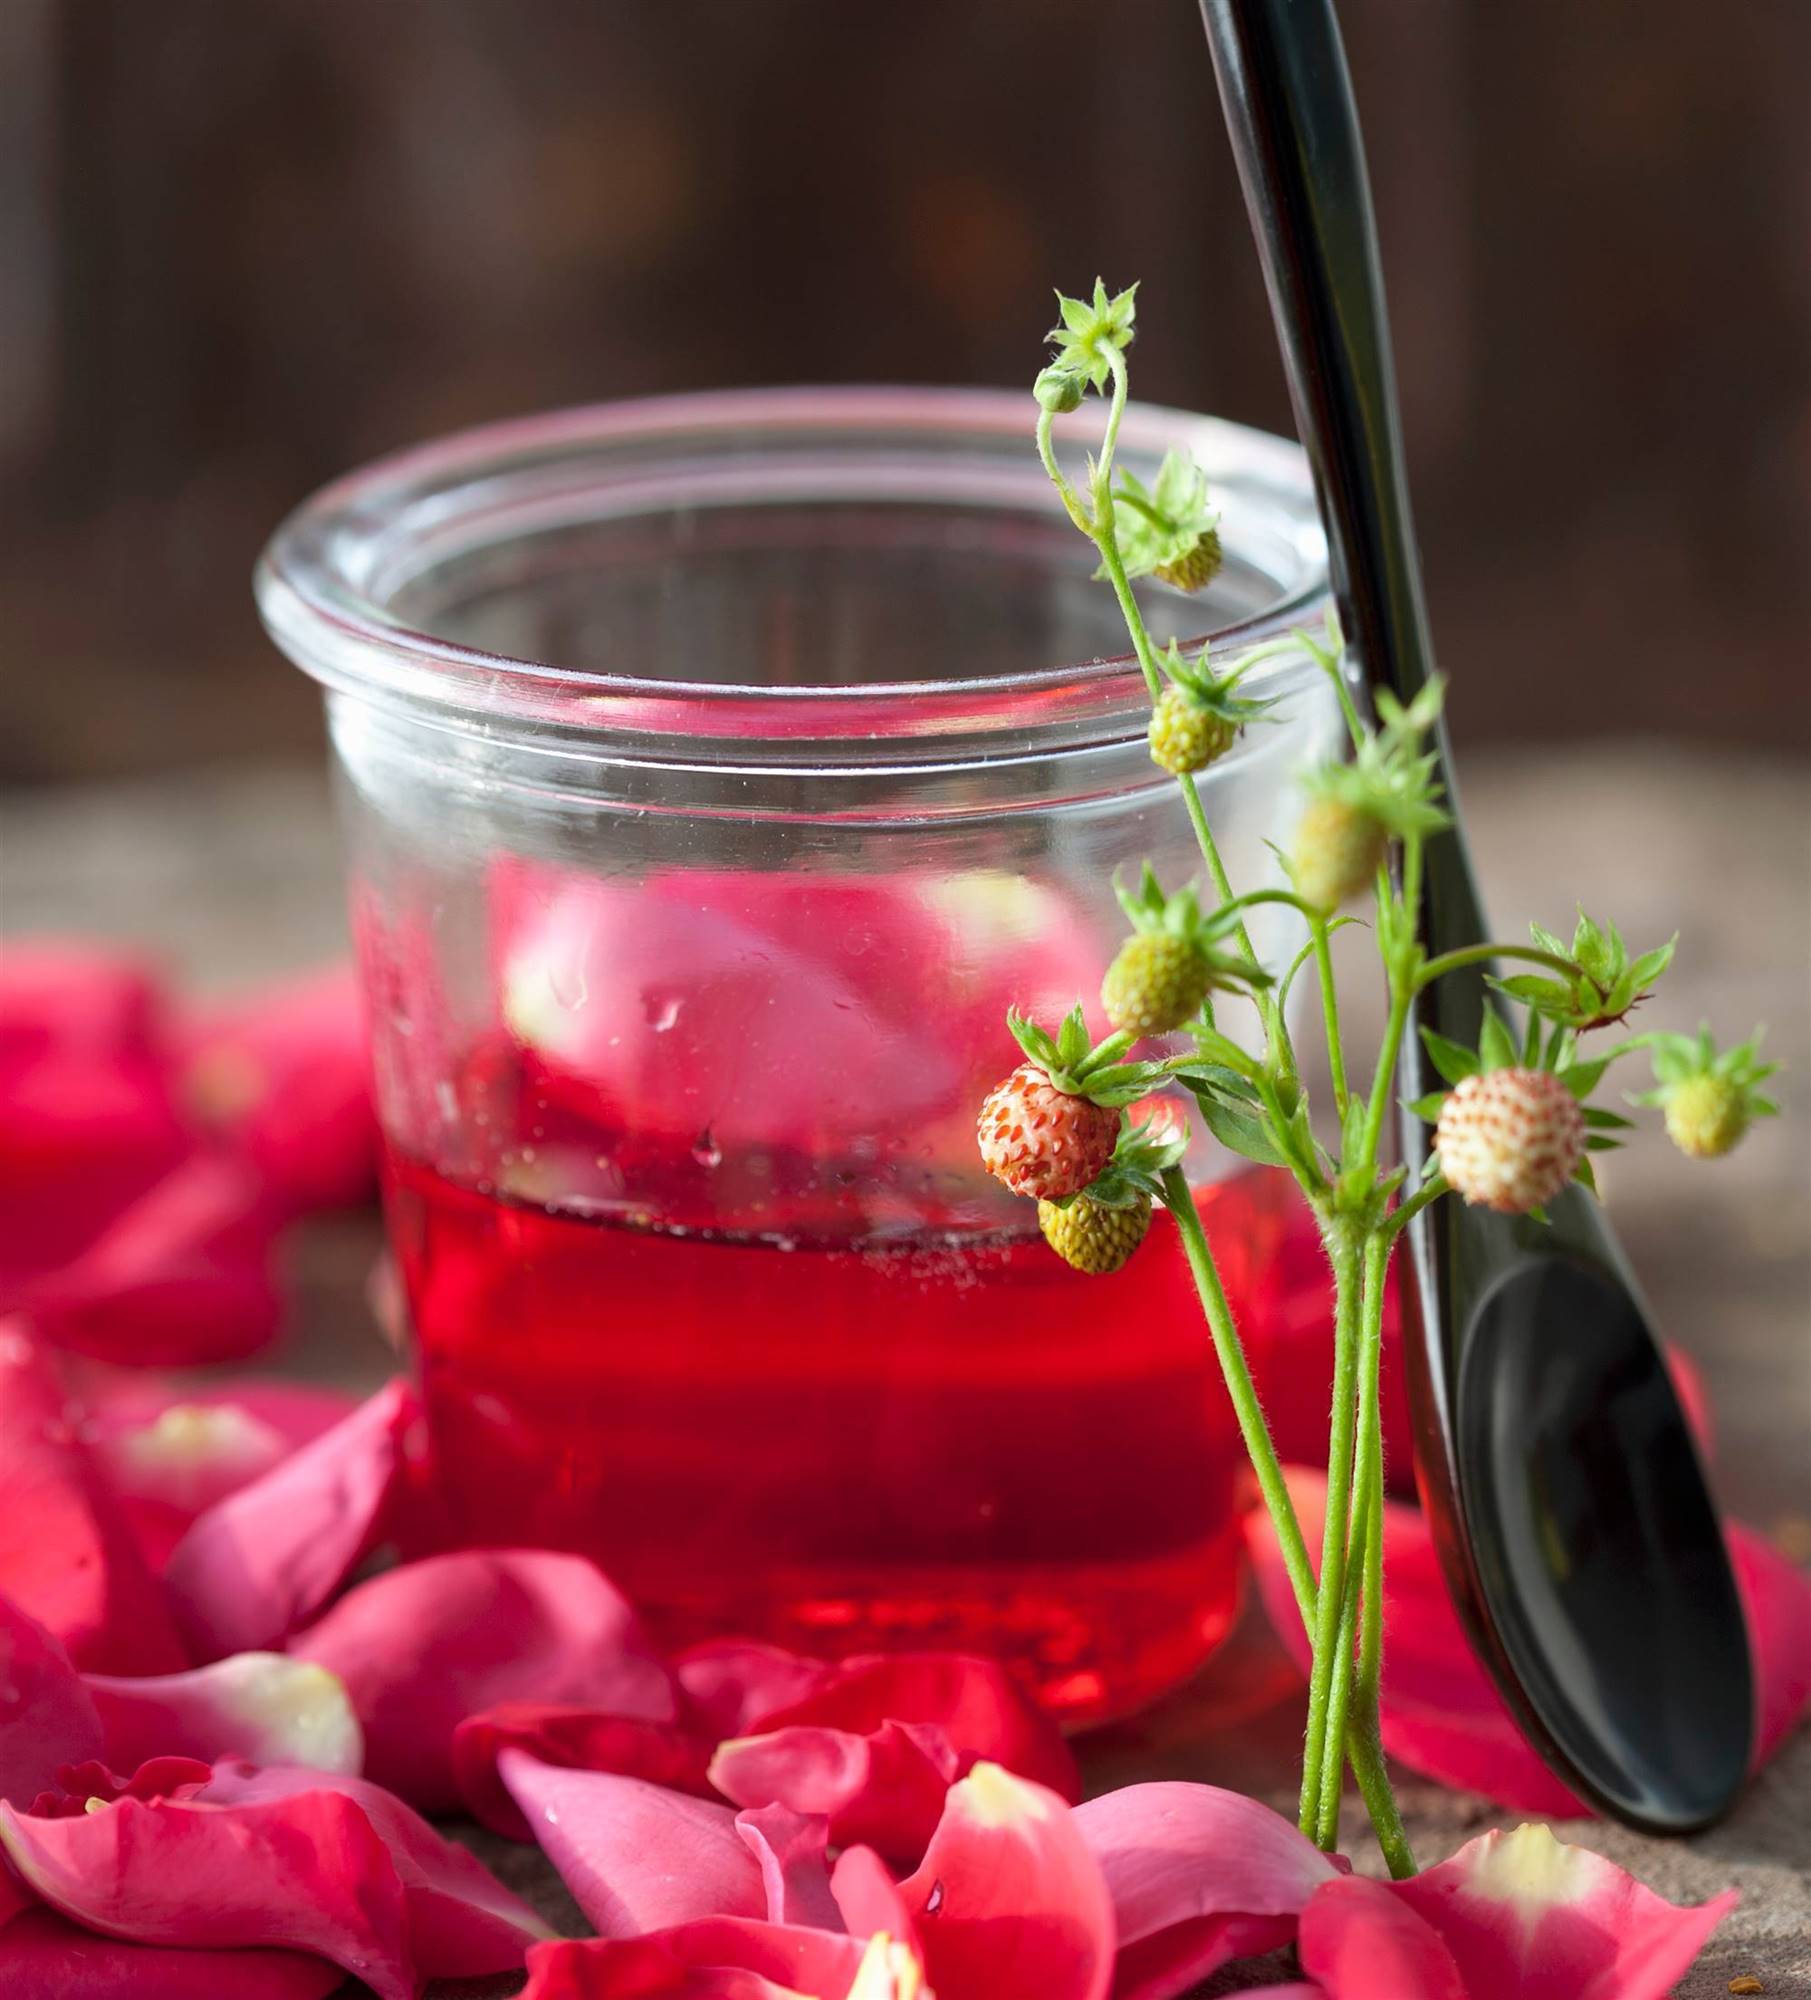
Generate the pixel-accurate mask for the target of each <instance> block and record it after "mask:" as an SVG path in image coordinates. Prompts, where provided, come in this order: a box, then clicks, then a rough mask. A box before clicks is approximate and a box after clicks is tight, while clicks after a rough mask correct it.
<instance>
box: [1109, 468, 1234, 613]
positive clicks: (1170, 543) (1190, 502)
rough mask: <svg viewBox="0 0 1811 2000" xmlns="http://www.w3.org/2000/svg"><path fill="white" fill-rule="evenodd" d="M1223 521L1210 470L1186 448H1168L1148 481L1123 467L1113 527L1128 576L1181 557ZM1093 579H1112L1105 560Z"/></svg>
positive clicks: (1145, 572)
mask: <svg viewBox="0 0 1811 2000" xmlns="http://www.w3.org/2000/svg"><path fill="white" fill-rule="evenodd" d="M1219 523H1220V510H1219V508H1218V507H1216V506H1214V505H1213V503H1212V502H1211V501H1210V500H1209V499H1208V497H1207V474H1206V473H1205V472H1203V471H1202V470H1201V468H1200V466H1199V465H1197V464H1196V463H1195V461H1194V460H1193V459H1192V458H1191V457H1190V456H1189V455H1188V453H1187V452H1182V451H1176V450H1173V449H1172V450H1170V451H1166V452H1165V453H1164V455H1163V462H1162V463H1161V464H1160V465H1159V466H1158V468H1157V477H1156V478H1155V479H1154V480H1153V481H1152V482H1151V484H1150V486H1149V487H1146V486H1145V485H1143V484H1142V483H1141V481H1140V480H1139V479H1138V477H1137V476H1136V474H1134V473H1131V472H1121V474H1120V475H1119V483H1118V485H1117V486H1116V487H1115V488H1114V489H1113V532H1114V537H1115V539H1116V541H1117V542H1118V545H1119V557H1120V561H1121V562H1122V563H1123V564H1124V565H1125V571H1126V575H1127V576H1128V577H1137V576H1150V575H1152V574H1153V573H1154V572H1155V571H1157V570H1160V569H1164V568H1167V567H1168V566H1170V565H1172V564H1175V563H1180V562H1182V561H1183V560H1184V559H1185V558H1186V557H1187V556H1188V555H1189V554H1190V553H1191V552H1192V551H1193V550H1194V547H1195V545H1196V543H1198V542H1199V541H1200V540H1201V538H1202V536H1203V535H1211V534H1212V533H1213V532H1214V530H1215V529H1216V528H1217V527H1218V526H1219ZM1094 580H1095V582H1096V583H1104V582H1106V581H1108V572H1107V566H1106V564H1105V563H1103V564H1102V565H1101V566H1100V568H1099V569H1097V570H1096V571H1095V572H1094Z"/></svg>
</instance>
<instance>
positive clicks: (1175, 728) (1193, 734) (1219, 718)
mask: <svg viewBox="0 0 1811 2000" xmlns="http://www.w3.org/2000/svg"><path fill="white" fill-rule="evenodd" d="M1238 734H1239V725H1238V724H1237V723H1236V722H1234V721H1233V720H1232V719H1231V717H1229V716H1224V715H1216V714H1214V712H1213V711H1212V710H1211V709H1209V708H1204V707H1203V706H1202V705H1201V703H1200V702H1198V701H1196V700H1195V698H1194V697H1193V696H1192V695H1191V694H1190V693H1189V692H1188V690H1187V689H1186V688H1179V687H1167V688H1165V689H1164V691H1163V692H1162V694H1160V695H1159V696H1158V697H1157V705H1156V707H1154V708H1153V709H1152V710H1151V728H1150V739H1151V761H1152V762H1153V763H1155V764H1160V765H1162V767H1163V768H1164V770H1166V771H1173V772H1174V773H1175V774H1176V776H1177V777H1181V776H1182V775H1183V774H1184V773H1185V772H1188V771H1204V770H1205V769H1206V768H1207V767H1208V765H1209V764H1211V763H1213V762H1214V760H1215V759H1216V758H1218V757H1224V756H1225V755H1226V753H1227V751H1229V750H1230V749H1231V748H1232V746H1233V743H1234V741H1235V740H1236V739H1237V737H1238Z"/></svg>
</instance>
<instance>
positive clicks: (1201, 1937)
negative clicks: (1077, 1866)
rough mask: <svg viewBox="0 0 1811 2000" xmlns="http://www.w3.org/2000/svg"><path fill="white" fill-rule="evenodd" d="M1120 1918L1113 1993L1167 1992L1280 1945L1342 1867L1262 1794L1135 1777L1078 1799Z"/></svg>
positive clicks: (1079, 1815) (1124, 1999) (1150, 1996)
mask: <svg viewBox="0 0 1811 2000" xmlns="http://www.w3.org/2000/svg"><path fill="white" fill-rule="evenodd" d="M1075 1824H1076V1828H1077V1830H1078V1831H1079V1833H1080V1834H1081V1838H1082V1844H1083V1845H1084V1846H1085V1847H1086V1848H1087V1849H1088V1851H1089V1853H1090V1854H1092V1855H1093V1857H1094V1859H1095V1861H1096V1862H1097V1863H1098V1864H1099V1866H1100V1871H1101V1874H1102V1876H1103V1877H1104V1878H1105V1881H1106V1884H1107V1891H1108V1894H1109V1895H1110V1896H1111V1897H1112V1899H1113V1909H1114V1913H1115V1916H1116V1918H1117V1934H1118V1939H1119V1957H1118V1963H1117V1967H1116V1970H1115V1974H1114V1982H1113V1992H1114V1996H1115V2000H1167V1996H1170V1995H1173V1994H1179V1993H1186V1992H1187V1991H1188V1990H1189V1989H1190V1988H1191V1987H1193V1986H1194V1985H1195V1984H1196V1983H1197V1982H1198V1981H1200V1980H1202V1979H1205V1978H1206V1977H1207V1975H1208V1974H1209V1973H1210V1972H1213V1971H1214V1970H1215V1969H1216V1968H1218V1967H1219V1966H1222V1965H1224V1964H1226V1963H1228V1961H1230V1960H1232V1959H1235V1958H1245V1957H1256V1956H1259V1955H1261V1954H1263V1953H1265V1952H1269V1951H1276V1950H1278V1949H1280V1948H1281V1947H1282V1946H1283V1945H1285V1944H1287V1943H1288V1942H1289V1940H1290V1939H1291V1938H1292V1937H1293V1936H1294V1934H1295V1924H1296V1919H1297V1917H1298V1916H1299V1915H1300V1913H1301V1911H1302V1909H1303V1907H1304V1906H1305V1905H1306V1903H1307V1901H1308V1898H1309V1897H1310V1896H1311V1895H1313V1894H1314V1892H1315V1890H1316V1889H1318V1888H1319V1887H1320V1885H1321V1884H1322V1883H1323V1882H1327V1881H1331V1880H1333V1879H1334V1877H1335V1875H1336V1873H1337V1871H1336V1870H1335V1868H1334V1866H1333V1864H1332V1863H1331V1862H1330V1861H1329V1860H1328V1859H1327V1858H1326V1856H1325V1855H1324V1854H1322V1853H1321V1852H1320V1851H1319V1850H1318V1849H1317V1848H1316V1847H1315V1846H1314V1844H1313V1842H1312V1841H1310V1840H1307V1839H1306V1838H1304V1836H1303V1835H1302V1834H1300V1833H1299V1832H1297V1830H1296V1829H1295V1827H1294V1826H1292V1825H1291V1824H1290V1823H1289V1821H1287V1820H1286V1819H1284V1818H1282V1816H1281V1815H1280V1814H1278V1813H1274V1812H1272V1811H1271V1810H1270V1808H1269V1807H1268V1806H1263V1805H1260V1804H1258V1802H1257V1801H1256V1800H1255V1799H1247V1798H1242V1797H1240V1795H1239V1794H1238V1793H1236V1792H1227V1791H1221V1790H1220V1789H1219V1788H1218V1787H1217V1786H1213V1785H1191V1784H1173V1783H1172V1784H1148V1785H1129V1786H1127V1787H1126V1788H1125V1789H1124V1790H1123V1791H1117V1792H1109V1793H1107V1794H1106V1796H1104V1797H1102V1798H1098V1799H1089V1800H1087V1801H1086V1802H1085V1803H1084V1804H1082V1805H1079V1806H1077V1807H1076V1808H1075Z"/></svg>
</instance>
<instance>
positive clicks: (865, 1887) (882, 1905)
mask: <svg viewBox="0 0 1811 2000" xmlns="http://www.w3.org/2000/svg"><path fill="white" fill-rule="evenodd" d="M830 1894H831V1896H832V1897H833V1899H834V1900H835V1903H836V1907H837V1912H838V1914H839V1915H840V1916H841V1918H842V1925H841V1928H842V1929H844V1930H846V1931H848V1932H849V1934H850V1935H851V1936H852V1937H874V1936H877V1935H884V1936H886V1937H890V1938H899V1939H902V1940H903V1941H904V1942H905V1943H907V1944H909V1945H910V1946H911V1947H912V1949H913V1950H914V1951H917V1950H918V1948H919V1942H918V1922H917V1919H916V1918H915V1917H914V1916H913V1915H912V1912H911V1910H910V1909H909V1908H907V1906H906V1899H905V1897H904V1895H903V1894H902V1893H901V1891H900V1887H899V1884H898V1882H897V1881H895V1880H894V1877H893V1871H892V1870H891V1869H890V1868H889V1867H888V1866H887V1864H886V1863H885V1862H884V1861H883V1860H881V1858H880V1856H879V1855H878V1854H876V1853H875V1852H874V1850H873V1848H871V1847H845V1848H844V1849H843V1851H842V1853H841V1854H839V1855H838V1856H837V1857H836V1866H835V1867H834V1868H833V1869H831V1871H830Z"/></svg>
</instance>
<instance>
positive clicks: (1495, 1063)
mask: <svg viewBox="0 0 1811 2000" xmlns="http://www.w3.org/2000/svg"><path fill="white" fill-rule="evenodd" d="M1478 1066H1479V1068H1480V1069H1482V1070H1483V1071H1484V1072H1485V1074H1486V1075H1488V1074H1489V1073H1490V1071H1492V1070H1498V1069H1514V1068H1515V1067H1516V1053H1515V1043H1514V1041H1513V1040H1511V1038H1510V1034H1509V1030H1508V1028H1507V1027H1506V1026H1505V1025H1504V1021H1503V1017H1502V1015H1500V1014H1497V1013H1494V1012H1492V1011H1491V1010H1489V1009H1488V1008H1487V1009H1486V1010H1485V1014H1484V1026H1483V1028H1482V1030H1481V1031H1480V1033H1479V1035H1478Z"/></svg>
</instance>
